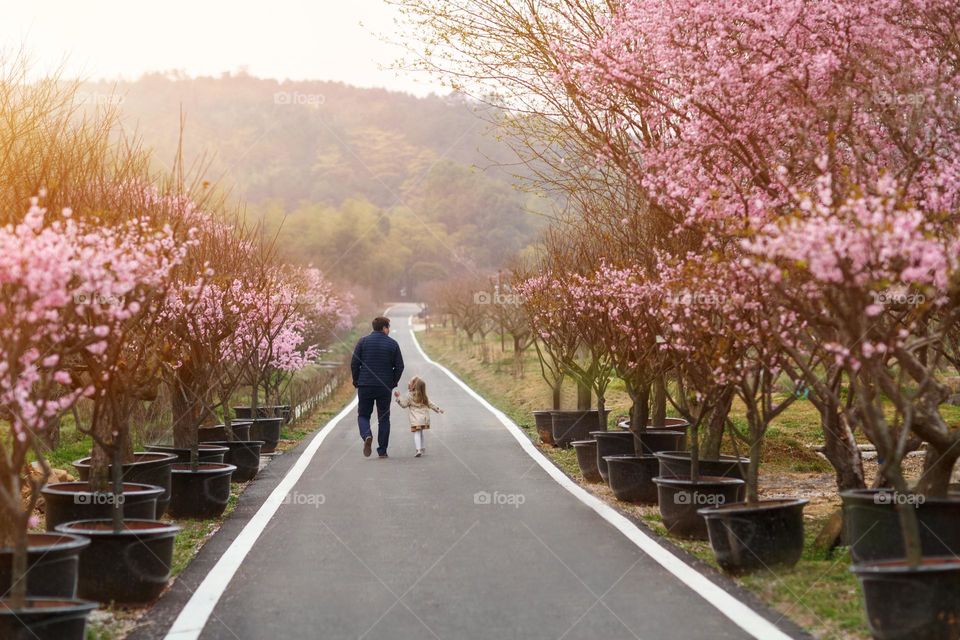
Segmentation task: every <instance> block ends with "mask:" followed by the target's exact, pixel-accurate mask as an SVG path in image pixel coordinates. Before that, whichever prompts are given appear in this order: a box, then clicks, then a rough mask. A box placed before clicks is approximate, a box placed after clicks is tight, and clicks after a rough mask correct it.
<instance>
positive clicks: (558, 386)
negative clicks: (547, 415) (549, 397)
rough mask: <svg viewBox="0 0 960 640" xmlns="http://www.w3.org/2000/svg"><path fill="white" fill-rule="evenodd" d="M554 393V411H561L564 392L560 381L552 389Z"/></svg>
mask: <svg viewBox="0 0 960 640" xmlns="http://www.w3.org/2000/svg"><path fill="white" fill-rule="evenodd" d="M550 390H551V391H552V392H553V410H554V411H560V406H561V404H562V403H561V402H560V392H561V390H562V386H561V382H560V381H559V380H558V381H557V383H556V385H555V386H553V387H552V388H551V389H550Z"/></svg>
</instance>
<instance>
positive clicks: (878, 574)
mask: <svg viewBox="0 0 960 640" xmlns="http://www.w3.org/2000/svg"><path fill="white" fill-rule="evenodd" d="M850 570H851V571H852V572H853V573H855V574H856V576H857V579H858V580H859V581H860V588H861V590H862V592H863V600H864V605H865V609H866V612H867V624H868V625H869V627H870V633H871V634H872V635H873V637H874V638H879V639H880V640H914V639H920V638H923V639H932V640H956V638H960V561H958V560H957V559H956V558H955V557H952V556H951V557H930V558H923V560H922V562H921V563H920V565H919V566H918V567H911V566H910V565H909V564H907V562H906V561H904V560H883V561H880V562H868V563H864V564H854V565H853V566H852V567H851V568H850Z"/></svg>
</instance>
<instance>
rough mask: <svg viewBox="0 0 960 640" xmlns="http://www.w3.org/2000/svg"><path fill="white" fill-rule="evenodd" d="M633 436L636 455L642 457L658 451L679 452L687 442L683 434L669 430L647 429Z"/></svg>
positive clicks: (685, 435)
mask: <svg viewBox="0 0 960 640" xmlns="http://www.w3.org/2000/svg"><path fill="white" fill-rule="evenodd" d="M634 435H635V436H636V439H635V441H634V446H635V447H636V453H637V454H638V455H642V456H652V455H653V454H655V453H658V452H660V451H679V450H682V449H683V448H684V446H685V444H686V442H687V434H686V433H685V432H683V431H670V430H669V429H647V430H646V431H643V432H641V433H635V434H634Z"/></svg>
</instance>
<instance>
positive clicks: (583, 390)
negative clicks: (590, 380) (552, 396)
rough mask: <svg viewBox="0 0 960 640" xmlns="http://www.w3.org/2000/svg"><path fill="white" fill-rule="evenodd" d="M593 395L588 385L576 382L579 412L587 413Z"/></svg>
mask: <svg viewBox="0 0 960 640" xmlns="http://www.w3.org/2000/svg"><path fill="white" fill-rule="evenodd" d="M592 398H593V394H592V393H591V388H590V385H588V384H584V383H583V382H581V381H580V380H577V409H579V410H580V411H589V410H590V405H591V404H592Z"/></svg>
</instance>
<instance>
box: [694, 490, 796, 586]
mask: <svg viewBox="0 0 960 640" xmlns="http://www.w3.org/2000/svg"><path fill="white" fill-rule="evenodd" d="M807 502H808V501H807V500H799V499H798V500H761V501H760V502H759V503H758V504H756V505H753V506H750V505H748V504H747V503H745V502H735V503H733V504H725V505H722V506H719V507H708V508H706V509H700V510H699V511H697V513H699V514H700V515H701V516H703V517H704V519H705V520H706V521H707V531H708V532H709V534H710V546H711V547H713V554H714V556H716V558H717V564H719V565H720V567H721V568H722V569H724V570H725V571H728V572H730V573H736V574H742V573H750V572H752V571H757V570H760V569H772V568H775V567H792V566H793V565H795V564H796V563H797V560H799V559H800V556H801V555H802V554H803V507H804V506H806V504H807Z"/></svg>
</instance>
